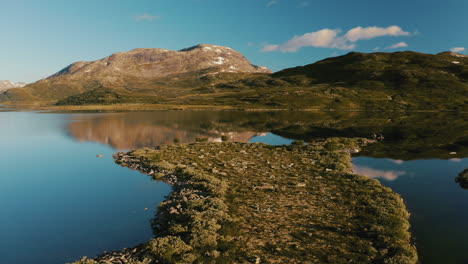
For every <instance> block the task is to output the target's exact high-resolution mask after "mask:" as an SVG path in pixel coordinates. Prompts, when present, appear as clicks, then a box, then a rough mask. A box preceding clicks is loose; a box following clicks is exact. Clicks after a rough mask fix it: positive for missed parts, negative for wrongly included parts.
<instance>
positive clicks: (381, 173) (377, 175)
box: [353, 165, 406, 181]
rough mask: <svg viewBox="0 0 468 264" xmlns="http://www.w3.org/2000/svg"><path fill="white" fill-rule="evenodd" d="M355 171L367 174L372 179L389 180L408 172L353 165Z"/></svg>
mask: <svg viewBox="0 0 468 264" xmlns="http://www.w3.org/2000/svg"><path fill="white" fill-rule="evenodd" d="M353 172H354V173H356V174H361V175H365V176H367V177H369V178H372V179H385V180H387V181H394V180H396V179H398V177H400V176H403V175H405V174H406V172H405V171H394V170H387V171H386V170H377V169H372V168H369V167H365V166H356V165H355V166H353Z"/></svg>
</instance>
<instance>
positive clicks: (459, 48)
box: [450, 47, 465, 52]
mask: <svg viewBox="0 0 468 264" xmlns="http://www.w3.org/2000/svg"><path fill="white" fill-rule="evenodd" d="M450 51H452V52H464V51H465V48H464V47H455V48H451V49H450Z"/></svg>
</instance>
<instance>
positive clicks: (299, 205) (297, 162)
mask: <svg viewBox="0 0 468 264" xmlns="http://www.w3.org/2000/svg"><path fill="white" fill-rule="evenodd" d="M366 143H367V140H364V139H341V138H332V139H327V140H316V141H314V142H312V143H309V144H303V143H302V142H296V143H295V144H293V145H291V146H270V145H265V144H259V143H257V144H250V143H204V142H198V143H193V144H174V145H168V146H162V147H157V148H154V149H150V148H143V149H139V150H135V151H130V152H127V153H118V154H116V155H115V160H116V162H117V163H118V164H120V165H122V166H126V167H129V168H132V169H135V170H138V171H141V172H142V173H144V174H147V175H150V176H152V177H153V178H154V179H156V180H162V181H165V182H167V183H169V184H171V185H172V186H173V192H172V193H171V194H170V195H169V196H168V197H167V199H166V201H164V202H162V203H161V204H160V205H159V209H158V213H157V215H156V217H155V218H154V220H153V222H152V227H153V230H154V233H155V238H153V239H152V240H151V241H149V242H147V243H144V244H142V245H139V246H137V247H135V248H131V249H125V250H123V251H120V252H113V253H107V254H104V255H102V256H100V257H98V258H96V259H86V258H84V259H82V260H81V261H79V262H77V263H76V264H95V263H133V264H141V263H144V264H148V263H334V264H337V263H398V264H415V263H417V261H418V258H417V253H416V249H415V247H414V246H413V245H412V243H411V241H410V233H409V231H408V229H409V222H408V218H409V213H408V212H407V210H406V207H405V204H404V202H403V200H402V199H401V197H400V196H399V195H398V194H396V193H394V192H393V191H392V190H391V189H389V188H386V187H384V186H382V185H381V184H380V183H379V182H378V181H377V180H373V179H369V178H367V177H365V176H361V175H356V174H353V173H351V153H353V152H358V151H359V147H360V146H362V145H363V144H366Z"/></svg>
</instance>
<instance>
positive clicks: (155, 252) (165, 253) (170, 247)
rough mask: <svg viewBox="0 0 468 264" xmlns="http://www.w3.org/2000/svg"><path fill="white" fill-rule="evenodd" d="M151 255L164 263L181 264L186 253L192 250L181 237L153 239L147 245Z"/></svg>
mask: <svg viewBox="0 0 468 264" xmlns="http://www.w3.org/2000/svg"><path fill="white" fill-rule="evenodd" d="M147 250H148V251H149V252H150V254H151V255H152V256H153V257H154V258H156V259H158V260H161V261H162V262H163V263H180V261H181V260H182V259H183V256H184V254H185V253H187V252H189V251H191V250H192V247H191V246H189V245H187V244H186V243H185V242H184V241H183V240H182V239H180V237H176V236H165V237H158V238H155V239H152V240H151V241H150V242H148V244H147Z"/></svg>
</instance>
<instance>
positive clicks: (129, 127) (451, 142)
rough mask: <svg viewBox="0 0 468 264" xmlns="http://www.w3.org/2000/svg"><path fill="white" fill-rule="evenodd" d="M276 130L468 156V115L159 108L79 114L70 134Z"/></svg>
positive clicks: (408, 152)
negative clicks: (377, 137) (374, 139)
mask: <svg viewBox="0 0 468 264" xmlns="http://www.w3.org/2000/svg"><path fill="white" fill-rule="evenodd" d="M268 132H271V133H273V134H275V135H279V136H282V137H284V138H288V139H300V140H305V141H310V140H313V139H316V138H326V137H365V138H371V137H372V136H373V135H375V134H376V135H382V136H383V137H384V140H383V141H380V142H378V143H377V144H372V145H370V146H368V147H367V148H365V149H364V150H363V152H362V153H361V155H364V156H369V157H379V158H391V159H394V160H395V162H401V161H402V160H412V159H426V158H441V159H457V158H458V159H459V158H464V157H467V156H468V122H466V115H463V114H453V113H450V114H444V113H438V114H436V113H423V114H413V115H402V114H396V113H394V114H388V113H380V114H379V113H364V112H363V113H358V112H286V111H284V112H235V111H211V112H210V111H154V112H130V113H109V114H77V115H76V114H75V115H72V122H70V124H69V125H68V127H67V133H68V134H69V135H70V136H71V137H73V138H74V139H76V140H78V141H81V142H98V143H102V144H107V145H110V146H112V147H114V148H115V149H117V150H129V149H134V148H140V147H152V146H157V145H164V144H171V143H172V142H174V139H177V140H179V141H180V142H182V143H184V142H194V141H195V140H196V138H201V137H206V138H208V139H209V141H212V142H217V141H221V137H223V136H224V137H226V138H228V139H229V140H230V141H239V142H248V141H250V140H251V139H252V138H253V137H255V136H258V135H261V134H265V133H268Z"/></svg>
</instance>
